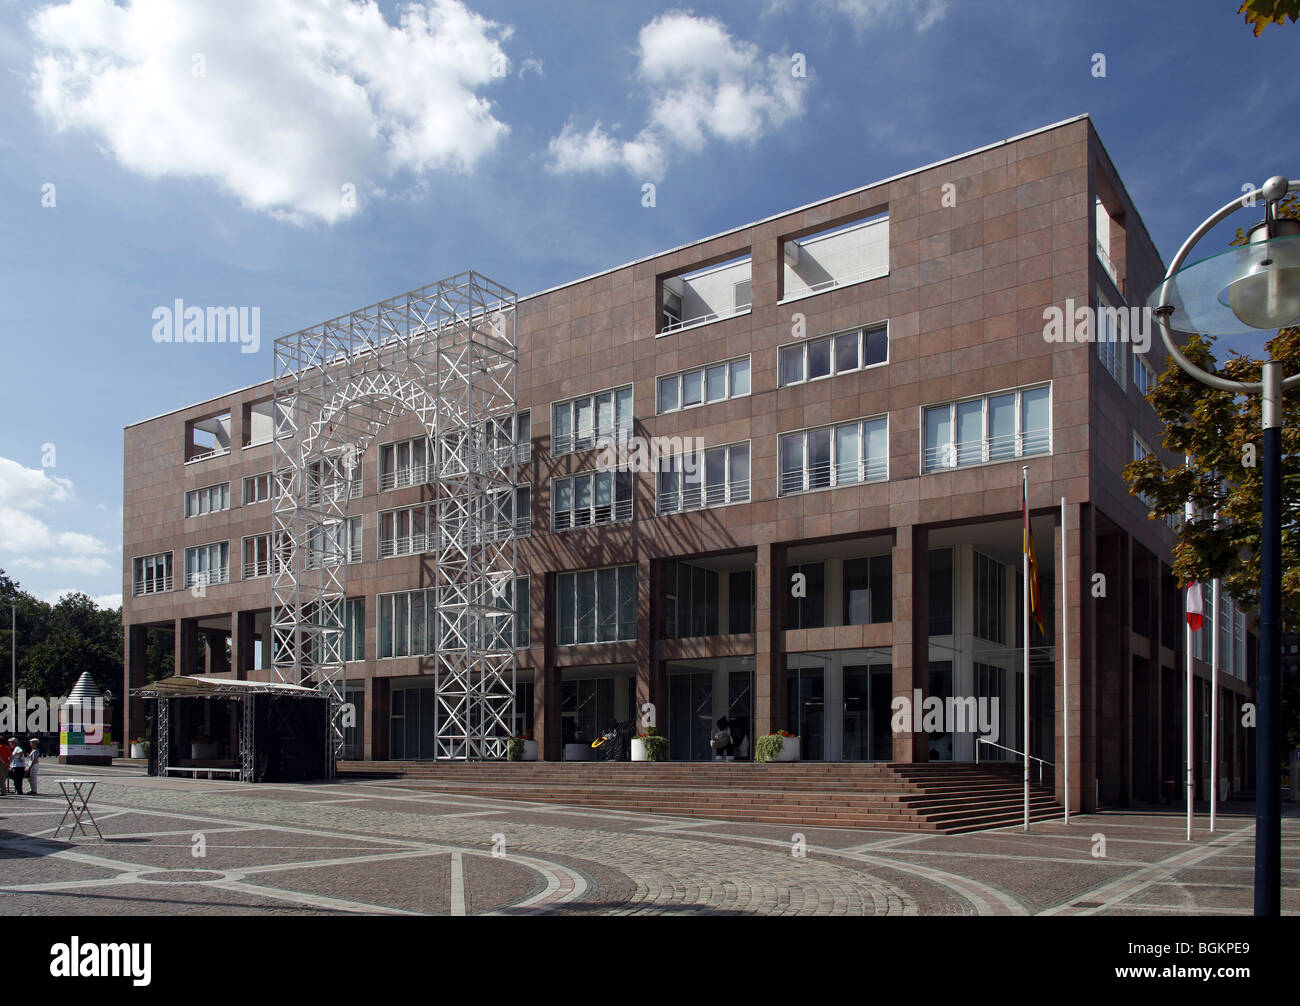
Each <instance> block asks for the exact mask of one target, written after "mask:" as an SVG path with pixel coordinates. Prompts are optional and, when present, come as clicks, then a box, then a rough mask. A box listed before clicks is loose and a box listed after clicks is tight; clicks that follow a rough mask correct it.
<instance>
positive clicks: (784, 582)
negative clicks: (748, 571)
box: [750, 542, 790, 738]
mask: <svg viewBox="0 0 1300 1006" xmlns="http://www.w3.org/2000/svg"><path fill="white" fill-rule="evenodd" d="M755 552H756V554H755V557H754V558H755V561H754V722H753V724H752V726H751V728H750V730H751V736H752V737H754V738H757V737H760V736H762V735H763V734H770V733H775V732H776V731H777V730H781V729H783V728H784V727H785V725H786V721H787V717H788V714H789V710H788V709H786V705H787V696H786V685H785V681H786V667H785V649H784V646H785V625H786V606H787V603H788V599H789V593H790V592H789V582H790V578H789V576H788V575H787V573H786V549H785V546H784V545H773V544H771V543H768V542H764V543H763V544H761V545H759V546H758V547H757V549H756V550H755Z"/></svg>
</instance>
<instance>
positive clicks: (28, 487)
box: [0, 458, 72, 507]
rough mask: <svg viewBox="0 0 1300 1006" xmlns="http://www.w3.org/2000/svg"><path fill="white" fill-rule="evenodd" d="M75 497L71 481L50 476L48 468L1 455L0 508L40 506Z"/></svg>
mask: <svg viewBox="0 0 1300 1006" xmlns="http://www.w3.org/2000/svg"><path fill="white" fill-rule="evenodd" d="M71 499H72V481H71V480H70V479H63V478H59V477H58V476H57V475H51V474H50V473H49V471H48V469H45V468H27V467H26V466H24V465H22V464H20V463H19V462H17V461H14V460H12V459H10V458H0V507H14V506H23V507H39V506H44V505H46V504H47V503H66V502H67V501H69V500H71Z"/></svg>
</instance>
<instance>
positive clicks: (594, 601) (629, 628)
mask: <svg viewBox="0 0 1300 1006" xmlns="http://www.w3.org/2000/svg"><path fill="white" fill-rule="evenodd" d="M636 580H637V577H636V567H635V566H608V567H606V568H604V569H587V570H582V571H581V572H577V573H561V574H559V575H558V576H557V577H556V578H555V587H556V616H557V619H558V622H559V627H558V630H557V633H558V636H557V639H556V642H557V643H558V644H559V645H561V646H569V645H573V644H575V643H613V642H622V641H627V640H633V639H636V589H637V587H636Z"/></svg>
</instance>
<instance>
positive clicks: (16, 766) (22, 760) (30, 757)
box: [0, 737, 41, 796]
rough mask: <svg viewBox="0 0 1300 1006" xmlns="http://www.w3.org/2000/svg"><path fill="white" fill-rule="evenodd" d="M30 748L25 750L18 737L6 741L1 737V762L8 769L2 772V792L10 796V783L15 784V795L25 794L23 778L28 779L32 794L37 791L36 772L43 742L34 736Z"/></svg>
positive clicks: (0, 780)
mask: <svg viewBox="0 0 1300 1006" xmlns="http://www.w3.org/2000/svg"><path fill="white" fill-rule="evenodd" d="M28 744H29V745H30V747H29V749H28V750H23V746H22V744H20V743H19V741H18V738H17V737H10V738H9V740H8V742H7V743H6V742H5V741H4V740H3V738H0V763H3V765H5V766H6V768H7V771H5V772H2V773H0V794H3V795H5V796H8V795H9V793H8V790H9V783H10V782H12V783H13V786H14V795H15V796H22V795H23V779H26V780H27V790H28V792H29V793H30V794H31V795H32V796H39V794H38V793H37V792H36V774H37V769H38V768H40V764H41V742H40V741H38V740H37V739H36V738H35V737H33V738H32V739H31V740H30V741H29V742H28Z"/></svg>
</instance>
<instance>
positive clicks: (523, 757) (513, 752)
mask: <svg viewBox="0 0 1300 1006" xmlns="http://www.w3.org/2000/svg"><path fill="white" fill-rule="evenodd" d="M506 758H507V759H508V760H509V761H537V741H535V740H533V739H532V738H531V737H530V736H528V735H527V734H519V735H518V736H515V737H511V738H510V740H509V741H508V742H507V743H506Z"/></svg>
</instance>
